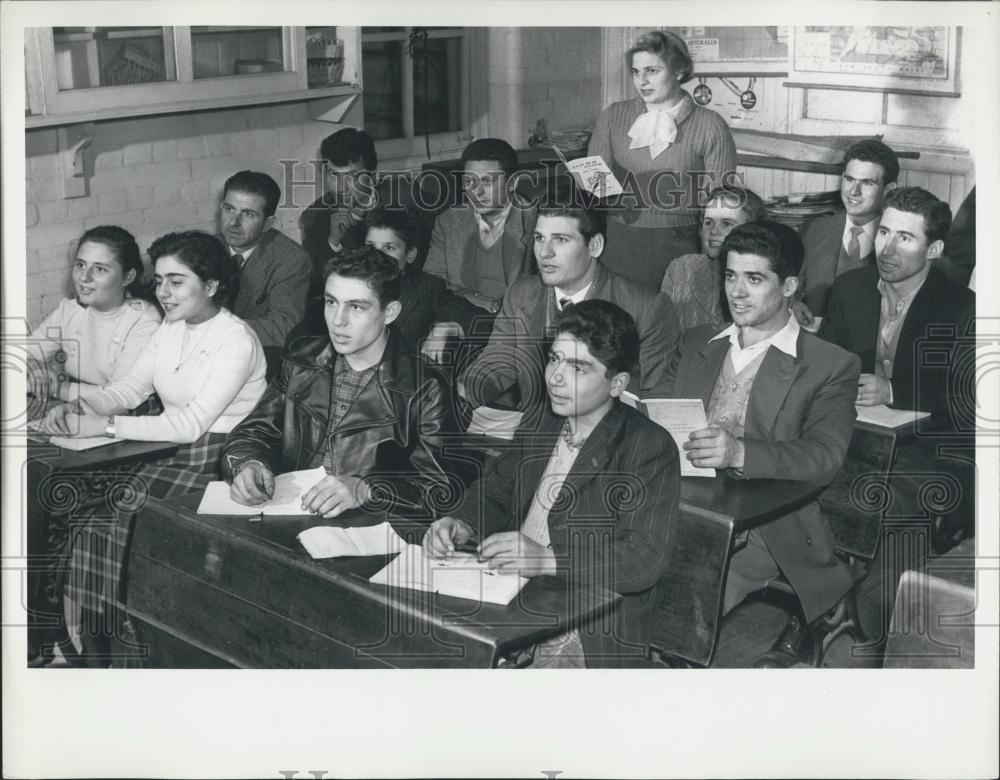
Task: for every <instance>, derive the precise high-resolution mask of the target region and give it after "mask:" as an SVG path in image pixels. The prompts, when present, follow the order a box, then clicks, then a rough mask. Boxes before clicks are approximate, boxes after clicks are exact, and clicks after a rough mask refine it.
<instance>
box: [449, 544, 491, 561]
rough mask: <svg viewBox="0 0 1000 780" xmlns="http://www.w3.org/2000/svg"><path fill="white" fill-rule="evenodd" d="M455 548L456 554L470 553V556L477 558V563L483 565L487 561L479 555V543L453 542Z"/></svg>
mask: <svg viewBox="0 0 1000 780" xmlns="http://www.w3.org/2000/svg"><path fill="white" fill-rule="evenodd" d="M452 544H453V545H454V547H455V552H460V553H469V554H470V555H475V556H476V562H477V563H482V562H483V561H485V560H486V559H485V558H483V557H482V556H481V555H480V554H479V542H474V541H468V542H453V543H452Z"/></svg>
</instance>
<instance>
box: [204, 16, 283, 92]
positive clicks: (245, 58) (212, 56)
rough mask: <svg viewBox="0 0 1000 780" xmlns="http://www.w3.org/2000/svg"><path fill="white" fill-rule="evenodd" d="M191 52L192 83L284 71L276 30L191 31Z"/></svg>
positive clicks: (233, 28)
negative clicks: (192, 59) (195, 80)
mask: <svg viewBox="0 0 1000 780" xmlns="http://www.w3.org/2000/svg"><path fill="white" fill-rule="evenodd" d="M191 52H192V57H193V58H194V63H193V64H194V77H195V78H196V79H211V78H218V77H220V76H234V75H236V76H242V75H248V74H253V73H272V72H275V71H282V70H284V69H285V56H284V43H283V40H282V36H281V28H280V27H192V28H191Z"/></svg>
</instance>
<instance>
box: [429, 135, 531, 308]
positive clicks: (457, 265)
mask: <svg viewBox="0 0 1000 780" xmlns="http://www.w3.org/2000/svg"><path fill="white" fill-rule="evenodd" d="M462 166H463V174H462V177H463V178H462V186H463V195H464V202H463V203H462V204H460V205H458V206H455V207H453V208H450V209H448V210H447V211H445V212H443V213H442V214H440V215H438V218H437V221H436V222H435V223H434V230H433V231H432V232H431V242H430V248H429V249H428V250H427V260H426V261H425V262H424V271H426V272H427V273H429V274H433V275H434V276H437V277H439V278H440V279H441V280H442V281H444V283H445V286H446V287H447V288H448V289H449V290H451V291H452V292H453V293H455V295H460V296H462V297H463V298H465V299H466V300H468V301H469V302H470V303H472V304H475V305H476V306H478V307H479V308H480V309H482V310H483V313H484V314H496V313H497V312H498V311H500V302H501V301H502V300H503V296H504V294H505V293H506V292H507V289H508V288H509V287H510V286H511V285H512V284H513V283H514V282H515V281H516V280H517V279H518V278H519V277H520V276H522V275H523V274H526V273H529V272H530V271H531V265H532V264H531V258H532V255H531V238H532V231H533V230H534V226H535V214H536V213H537V209H536V207H535V206H534V205H532V204H529V203H527V202H526V201H524V200H523V199H521V198H520V197H519V196H518V195H517V194H516V193H515V192H513V184H514V178H513V176H514V173H515V172H516V170H517V152H515V151H514V149H513V148H512V147H511V145H510V144H508V143H507V142H506V141H502V140H500V139H499V138H480V139H479V140H477V141H473V142H472V143H471V144H469V145H468V146H467V147H466V148H465V149H464V150H463V152H462Z"/></svg>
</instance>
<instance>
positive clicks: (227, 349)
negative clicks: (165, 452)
mask: <svg viewBox="0 0 1000 780" xmlns="http://www.w3.org/2000/svg"><path fill="white" fill-rule="evenodd" d="M185 333H186V334H187V337H186V339H185ZM182 349H183V353H182ZM264 369H265V362H264V348H263V347H262V346H261V343H260V339H259V338H258V337H257V334H256V333H255V332H254V330H253V329H252V328H251V327H250V326H249V325H247V324H246V323H245V322H244V321H243V320H241V319H240V318H239V317H237V316H236V315H235V314H232V313H231V312H230V311H229V310H227V309H221V310H220V311H219V313H218V314H217V315H215V316H214V317H212V319H210V320H207V321H206V322H203V323H200V324H198V325H188V324H187V323H186V322H183V321H181V322H165V323H163V324H162V325H161V326H160V328H159V329H158V330H157V331H156V333H154V334H153V337H152V338H151V339H150V340H149V343H148V344H147V345H146V348H145V349H144V350H143V352H142V354H141V355H140V356H139V359H138V360H136V362H135V365H133V366H132V370H131V371H129V373H128V375H127V376H126V377H124V378H123V379H121V380H119V381H118V382H114V383H113V384H111V385H109V386H108V387H106V388H104V389H103V390H101V391H100V392H98V393H95V394H94V395H92V396H91V397H90V398H88V399H87V403H88V404H89V405H90V406H91V407H93V409H94V411H95V412H97V414H102V415H116V414H120V413H121V412H124V411H126V410H128V409H132V408H134V407H136V406H138V405H139V404H140V403H142V401H143V400H145V398H146V396H148V395H149V394H150V393H152V392H153V391H154V390H155V391H156V393H157V395H159V396H160V400H161V401H162V402H163V408H164V411H163V414H160V415H156V416H147V417H115V433H116V435H117V437H118V438H120V439H137V440H140V441H172V442H176V443H178V444H188V443H190V442H193V441H196V440H198V439H200V438H201V437H202V436H203V435H204V434H205V433H229V432H230V431H231V430H232V429H233V428H235V427H236V425H237V424H238V423H239V422H240V421H242V420H243V418H244V417H246V416H247V415H248V414H250V412H251V411H252V410H253V408H254V407H255V406H256V405H257V401H259V400H260V397H261V396H262V395H263V394H264V388H265V386H266V383H265V381H264Z"/></svg>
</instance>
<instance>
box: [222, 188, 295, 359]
mask: <svg viewBox="0 0 1000 780" xmlns="http://www.w3.org/2000/svg"><path fill="white" fill-rule="evenodd" d="M280 200H281V189H280V188H279V187H278V184H277V182H276V181H275V180H274V179H272V178H271V177H270V176H268V175H267V174H266V173H258V172H256V171H240V172H239V173H236V174H234V175H233V176H230V177H229V179H228V180H227V181H226V185H225V188H224V189H223V193H222V203H221V205H220V209H219V227H220V229H221V231H222V239H223V241H225V243H226V246H227V247H228V248H229V253H230V255H232V256H233V258H234V259H235V260H236V262H237V263H238V264H239V267H240V271H241V273H240V286H239V292H238V293H237V295H236V300H235V301H234V302H233V306H232V311H233V314H235V315H236V316H238V317H240V318H242V319H243V320H244V321H246V323H247V325H249V326H250V327H251V328H253V329H254V330H255V331H256V332H257V335H258V336H259V337H260V341H261V344H263V345H264V354H265V357H266V358H267V373H268V378H270V377H271V376H273V375H274V373H275V372H276V371H277V369H278V366H279V365H280V357H281V350H282V349H283V348H284V346H285V341H286V339H287V338H288V334H289V333H290V332H291V330H292V328H293V327H294V326H295V325H297V324H298V323H299V321H300V320H301V319H302V317H303V314H304V312H305V305H306V292H307V289H308V287H309V271H310V264H309V256H308V255H307V254H306V252H305V250H304V249H303V248H302V247H301V246H299V244H297V243H296V242H295V241H293V240H292V239H290V238H288V236H286V235H285V234H284V233H282V232H280V231H279V230H277V229H275V228H274V220H275V211H276V210H277V208H278V202H279V201H280Z"/></svg>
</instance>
